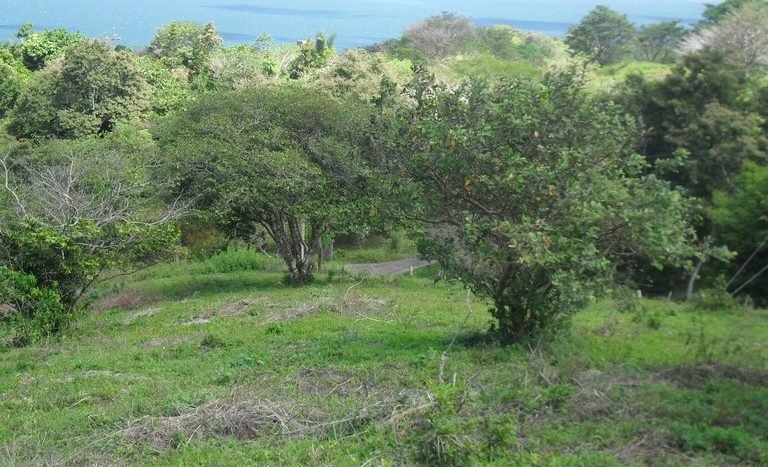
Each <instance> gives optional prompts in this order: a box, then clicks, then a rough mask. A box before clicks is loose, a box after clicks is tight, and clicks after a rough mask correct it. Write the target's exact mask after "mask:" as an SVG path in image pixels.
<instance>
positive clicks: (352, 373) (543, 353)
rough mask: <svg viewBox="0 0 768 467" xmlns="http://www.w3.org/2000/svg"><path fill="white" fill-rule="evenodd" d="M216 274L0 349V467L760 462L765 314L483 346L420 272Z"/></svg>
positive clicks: (475, 317) (607, 322)
mask: <svg viewBox="0 0 768 467" xmlns="http://www.w3.org/2000/svg"><path fill="white" fill-rule="evenodd" d="M225 263H226V264H231V263H232V262H226V261H222V260H221V259H220V260H219V265H218V266H211V264H209V263H199V264H184V263H181V264H177V265H165V266H161V267H157V268H155V269H153V270H151V271H148V272H145V273H142V274H141V275H139V276H136V277H134V278H131V279H130V280H128V281H127V282H125V283H123V284H116V285H115V287H114V289H109V290H105V291H103V294H102V295H103V296H102V297H101V298H100V299H99V301H98V302H97V303H96V310H97V311H96V312H94V313H92V314H91V315H89V316H86V317H83V318H82V319H81V320H80V321H79V322H78V324H77V328H76V329H73V330H72V332H71V333H70V335H69V337H66V338H64V339H62V340H61V341H57V342H50V343H49V344H47V345H39V346H32V347H27V348H22V349H16V348H11V347H9V346H7V345H6V346H2V347H0V464H1V465H41V464H43V463H46V462H47V463H49V465H59V464H62V465H73V464H95V463H98V464H101V465H104V464H114V463H116V464H123V463H137V464H150V465H181V464H184V465H202V464H215V465H245V464H249V463H253V462H258V463H260V464H265V465H297V464H304V465H308V464H317V463H320V464H338V465H392V464H412V463H433V464H468V463H474V464H484V465H487V464H496V465H509V464H522V465H615V464H619V463H627V462H630V463H660V462H662V463H678V464H689V463H699V464H734V463H766V462H768V418H767V417H766V416H765V414H766V413H768V342H767V341H766V339H767V336H768V313H766V312H765V311H755V310H746V309H738V310H717V311H697V310H695V309H691V308H688V307H685V306H681V305H677V304H672V303H668V302H665V301H651V300H646V301H631V302H629V304H627V303H625V304H624V305H622V306H618V305H617V304H614V303H613V302H608V301H606V302H601V303H599V304H596V305H594V306H593V307H591V308H590V309H589V310H587V311H585V312H584V313H582V314H580V315H578V316H577V317H576V320H575V326H574V329H573V331H572V333H571V334H570V335H569V336H567V337H564V338H562V339H559V340H557V341H556V342H554V343H550V344H546V345H545V344H541V345H538V346H537V345H531V346H512V347H502V346H499V345H496V344H494V343H491V342H488V341H487V340H484V339H483V338H482V333H483V332H484V331H485V330H486V329H487V326H488V322H489V319H490V317H489V315H488V314H487V313H486V311H485V308H486V305H485V304H484V303H482V302H480V301H478V300H477V299H475V298H473V297H468V296H467V294H466V292H465V291H464V290H463V289H462V288H461V287H459V286H458V285H452V284H449V283H445V282H437V283H435V280H434V279H435V277H436V270H435V269H434V268H433V269H427V270H423V271H420V272H419V273H418V274H417V275H416V276H414V277H403V278H355V277H351V276H347V275H345V274H343V273H340V272H338V271H337V272H335V273H332V274H330V275H325V274H321V275H320V276H319V278H318V280H317V281H316V283H315V284H314V285H312V286H309V287H304V288H291V287H287V286H284V285H282V283H281V273H280V272H279V271H277V270H276V268H275V267H274V263H272V262H270V261H263V262H258V261H250V262H249V261H248V260H244V259H242V258H241V259H240V260H238V261H237V262H236V263H237V264H239V266H237V267H225V266H222V265H223V264H225ZM244 268H245V269H251V270H236V269H244ZM228 269H235V270H234V271H232V272H221V271H226V270H228ZM272 270H274V271H273V272H271V271H272ZM619 308H621V309H623V310H624V311H619ZM469 309H472V310H473V311H472V312H471V313H470V314H469V315H468V314H467V313H468V310H469ZM467 316H468V318H467V319H466V324H465V325H464V326H462V323H463V322H464V320H465V317H467ZM455 336H458V338H457V339H456V341H455V344H454V345H453V347H451V348H450V352H448V353H447V354H445V357H443V353H444V352H445V351H446V350H447V349H448V348H449V347H450V343H451V341H452V340H453V339H454V337H455ZM441 362H442V365H441ZM441 366H442V371H441Z"/></svg>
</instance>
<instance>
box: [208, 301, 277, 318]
mask: <svg viewBox="0 0 768 467" xmlns="http://www.w3.org/2000/svg"><path fill="white" fill-rule="evenodd" d="M262 302H263V299H243V300H237V301H235V302H228V303H224V304H222V305H220V306H217V307H213V308H205V309H203V310H201V311H200V312H199V313H198V314H197V315H196V316H195V318H197V319H211V318H216V317H225V318H227V317H237V316H246V315H247V314H248V310H249V309H250V308H251V307H252V306H254V305H258V304H259V303H262Z"/></svg>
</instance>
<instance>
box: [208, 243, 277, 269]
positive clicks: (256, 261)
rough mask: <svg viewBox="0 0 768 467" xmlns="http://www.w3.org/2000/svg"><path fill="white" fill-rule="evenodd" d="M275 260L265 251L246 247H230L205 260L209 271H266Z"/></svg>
mask: <svg viewBox="0 0 768 467" xmlns="http://www.w3.org/2000/svg"><path fill="white" fill-rule="evenodd" d="M274 262H275V261H274V260H273V259H272V258H270V257H269V256H268V255H265V254H264V253H260V252H258V251H254V250H248V249H245V248H229V249H228V250H226V251H222V252H221V253H218V254H216V255H214V256H212V257H210V258H209V259H207V260H206V261H205V263H204V264H205V271H206V272H208V273H227V272H237V271H265V270H267V269H268V268H269V266H270V264H272V263H274Z"/></svg>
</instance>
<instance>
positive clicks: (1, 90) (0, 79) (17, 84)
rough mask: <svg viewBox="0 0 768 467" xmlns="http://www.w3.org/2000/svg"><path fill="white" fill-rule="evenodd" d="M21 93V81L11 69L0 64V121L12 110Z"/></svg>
mask: <svg viewBox="0 0 768 467" xmlns="http://www.w3.org/2000/svg"><path fill="white" fill-rule="evenodd" d="M20 93H21V79H20V78H19V75H18V73H16V71H14V69H13V68H11V67H10V66H8V65H6V64H5V63H1V62H0V119H2V118H3V117H5V114H6V112H8V110H10V109H11V108H13V106H14V104H15V103H16V99H17V98H18V97H19V94H20Z"/></svg>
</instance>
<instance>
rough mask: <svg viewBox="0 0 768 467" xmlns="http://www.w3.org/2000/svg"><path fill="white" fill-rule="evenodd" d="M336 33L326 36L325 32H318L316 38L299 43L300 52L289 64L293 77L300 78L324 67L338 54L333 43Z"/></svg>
mask: <svg viewBox="0 0 768 467" xmlns="http://www.w3.org/2000/svg"><path fill="white" fill-rule="evenodd" d="M335 41H336V35H334V34H332V35H330V36H326V35H325V33H324V32H319V33H317V36H315V38H314V39H307V40H305V41H303V42H302V43H301V45H299V54H298V56H297V57H296V58H294V59H293V61H292V62H291V64H290V66H289V73H290V76H291V78H293V79H298V78H300V77H302V76H303V75H305V74H307V73H309V72H311V71H312V70H316V69H318V68H322V67H324V66H325V64H326V63H328V60H329V59H330V58H331V57H333V56H334V55H335V54H336V49H334V48H333V44H334V42H335Z"/></svg>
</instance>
